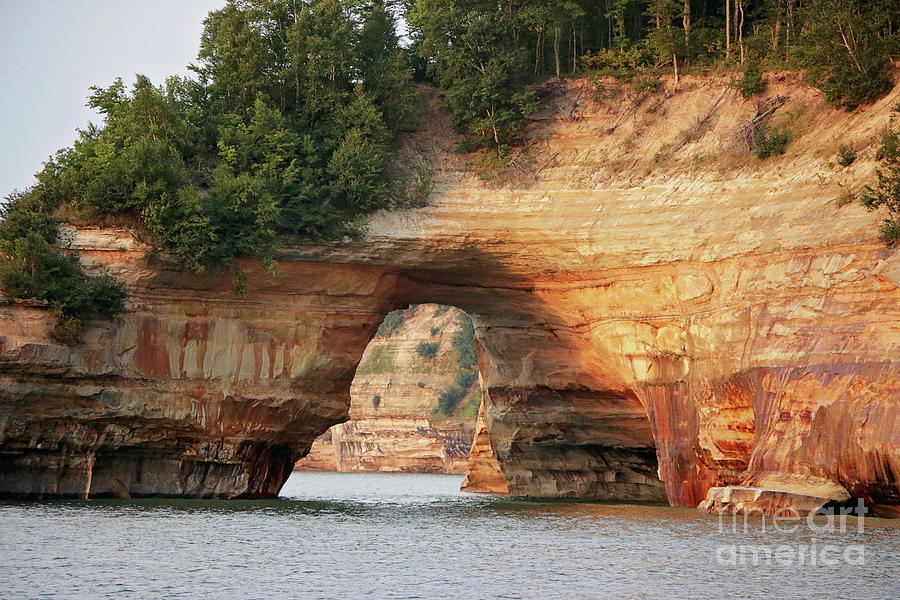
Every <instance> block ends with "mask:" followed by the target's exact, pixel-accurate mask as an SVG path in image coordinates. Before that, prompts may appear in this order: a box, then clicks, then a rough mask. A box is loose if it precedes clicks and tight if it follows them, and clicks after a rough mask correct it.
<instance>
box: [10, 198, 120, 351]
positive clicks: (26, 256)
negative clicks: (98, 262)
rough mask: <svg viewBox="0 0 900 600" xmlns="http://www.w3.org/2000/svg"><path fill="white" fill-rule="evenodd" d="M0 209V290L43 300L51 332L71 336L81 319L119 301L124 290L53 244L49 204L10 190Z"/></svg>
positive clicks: (108, 310)
mask: <svg viewBox="0 0 900 600" xmlns="http://www.w3.org/2000/svg"><path fill="white" fill-rule="evenodd" d="M6 200H7V205H6V206H5V207H4V208H3V209H2V210H0V219H2V220H0V288H2V290H3V293H4V294H6V295H7V296H10V297H13V298H34V299H37V300H41V301H45V302H47V305H48V307H49V309H50V312H52V313H53V315H54V316H55V317H56V328H55V334H56V336H57V337H59V338H60V339H63V340H73V339H74V338H76V337H77V336H78V334H79V333H80V332H81V330H82V329H83V328H84V325H85V324H86V322H87V321H89V320H91V319H94V318H97V317H111V316H113V315H115V314H116V313H118V312H120V311H121V310H122V308H123V306H124V302H125V289H124V286H123V284H122V283H121V282H120V281H117V280H116V279H114V278H113V277H110V276H109V275H105V274H101V275H96V276H91V275H88V274H87V273H85V272H84V270H83V269H82V267H81V264H80V263H79V262H78V259H77V258H76V257H75V256H74V255H71V254H63V253H62V252H60V251H59V250H57V249H56V248H55V247H54V246H53V242H54V241H55V239H56V223H55V222H54V221H53V219H52V218H51V217H50V210H51V205H48V204H47V203H46V202H44V201H43V200H42V199H40V198H39V197H37V196H35V195H34V194H31V193H13V194H11V195H10V196H8V197H7V199H6Z"/></svg>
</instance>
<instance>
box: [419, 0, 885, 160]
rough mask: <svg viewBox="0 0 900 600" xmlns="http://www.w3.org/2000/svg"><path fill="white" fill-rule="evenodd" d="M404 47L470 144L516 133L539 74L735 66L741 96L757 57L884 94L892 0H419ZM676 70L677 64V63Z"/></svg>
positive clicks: (854, 99)
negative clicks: (413, 51) (419, 61)
mask: <svg viewBox="0 0 900 600" xmlns="http://www.w3.org/2000/svg"><path fill="white" fill-rule="evenodd" d="M405 4H406V5H407V6H410V5H411V6H412V7H411V8H410V9H409V10H408V12H407V15H406V16H407V20H408V22H409V24H410V35H411V37H412V39H413V44H412V47H414V48H415V49H416V50H417V51H418V56H419V57H420V58H421V59H422V61H424V63H425V67H426V69H427V73H428V75H430V76H431V77H432V78H433V80H434V81H435V82H436V83H437V84H438V85H439V86H440V87H441V89H442V90H443V91H444V94H445V98H446V100H447V105H448V107H449V108H450V110H451V112H452V113H453V115H454V118H455V119H456V123H457V125H458V126H459V127H460V128H461V129H463V130H464V131H466V132H468V133H469V140H468V141H469V147H479V146H490V147H501V146H509V145H511V144H515V142H516V137H517V135H518V131H519V130H520V128H521V127H522V126H523V124H524V120H523V118H524V117H525V116H527V114H528V112H529V111H530V110H531V109H532V107H533V98H534V96H533V94H532V89H533V84H534V83H535V82H536V81H538V80H540V79H541V77H542V75H545V74H553V75H555V76H557V77H559V76H561V75H562V74H563V73H566V72H568V73H575V72H576V71H577V69H579V68H581V69H583V70H586V71H588V72H589V73H592V74H597V73H600V74H604V75H613V76H616V77H619V78H622V79H623V80H626V81H631V80H632V79H633V78H634V77H635V76H637V75H642V74H643V75H653V76H656V75H658V74H659V73H661V72H663V71H668V72H670V73H671V72H672V71H674V70H675V69H676V68H678V69H682V70H684V69H693V70H696V69H698V68H700V69H706V68H709V67H712V68H717V69H722V68H724V69H734V68H735V67H738V68H740V69H741V71H742V73H741V77H740V79H739V80H738V81H737V82H736V85H737V87H738V89H739V90H740V91H741V93H742V94H743V95H744V97H750V96H752V95H754V94H756V93H759V92H760V91H761V83H762V77H761V73H762V68H763V66H767V67H775V68H782V67H785V66H788V67H801V68H805V69H806V74H807V77H808V80H809V81H810V82H811V83H812V84H813V85H816V86H818V87H819V88H820V89H822V90H823V91H824V92H825V95H826V98H827V99H828V101H829V102H832V103H834V104H835V105H838V106H843V107H846V108H854V107H855V106H858V105H859V104H862V103H866V102H870V101H871V100H873V99H875V98H877V97H879V96H880V95H882V94H884V93H885V92H886V91H887V90H888V89H889V88H890V85H891V72H890V58H891V56H892V53H893V54H894V55H896V53H897V52H898V51H900V34H898V28H897V8H896V0H866V1H864V0H804V2H798V1H797V0H734V1H733V2H731V1H729V2H725V3H721V2H720V3H718V4H716V3H712V4H711V3H709V2H681V1H680V0H678V1H676V0H603V1H602V2H600V1H598V0H563V1H558V2H551V3H547V2H539V1H538V0H516V1H515V2H496V1H491V0H450V1H444V0H440V1H439V0H417V1H416V2H412V1H408V2H406V3H405ZM682 72H683V71H682Z"/></svg>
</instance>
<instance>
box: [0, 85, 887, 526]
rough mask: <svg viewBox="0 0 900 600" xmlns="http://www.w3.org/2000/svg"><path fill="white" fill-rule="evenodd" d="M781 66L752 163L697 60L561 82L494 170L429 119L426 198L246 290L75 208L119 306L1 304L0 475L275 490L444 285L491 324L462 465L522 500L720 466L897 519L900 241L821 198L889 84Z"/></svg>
mask: <svg viewBox="0 0 900 600" xmlns="http://www.w3.org/2000/svg"><path fill="white" fill-rule="evenodd" d="M668 85H669V87H671V82H668ZM560 87H563V85H562V84H560ZM769 88H770V93H771V94H785V95H787V96H788V100H787V102H786V104H785V105H784V107H782V108H780V109H779V114H784V115H791V119H792V120H791V121H790V123H792V127H794V129H793V130H792V140H791V143H790V145H789V147H788V151H787V154H786V155H785V156H783V157H779V158H776V159H770V160H768V161H765V162H762V161H758V160H756V159H755V158H751V156H750V155H749V154H747V153H746V149H742V148H740V147H739V146H738V145H737V142H735V140H737V139H739V135H738V132H739V130H740V128H741V126H742V125H743V123H745V122H746V120H747V118H749V116H751V115H752V114H753V112H754V111H753V107H752V106H751V105H750V103H748V102H745V101H744V100H742V99H741V98H740V96H739V94H737V93H736V92H735V91H729V88H728V82H727V80H725V79H703V80H700V79H691V78H683V79H682V83H681V86H680V88H679V91H678V92H677V93H674V94H673V93H666V94H665V95H662V94H661V95H660V96H659V97H658V98H656V99H651V100H650V101H649V102H654V103H655V104H654V106H655V110H653V111H647V110H646V109H645V107H641V106H638V107H637V108H631V109H628V108H626V107H628V106H629V102H628V101H627V100H628V99H627V98H622V99H620V100H619V101H607V103H606V104H604V105H598V104H595V103H594V101H593V100H592V99H591V96H590V94H589V91H590V90H589V89H588V86H587V85H586V84H584V83H581V82H574V83H570V84H565V89H562V90H560V89H557V90H555V91H554V90H550V91H545V93H546V94H547V95H548V96H549V97H548V98H547V99H546V100H545V102H544V104H543V106H544V108H543V109H542V111H541V112H540V113H539V114H537V115H536V116H535V117H534V120H533V122H532V124H531V125H530V127H529V131H528V135H529V141H530V143H531V146H530V148H531V156H532V157H533V158H532V159H531V162H530V163H529V166H528V167H527V168H525V169H521V172H519V173H517V179H516V180H512V181H508V182H506V183H505V184H504V185H496V187H491V186H490V185H488V184H486V183H484V182H481V181H480V180H479V179H478V178H477V177H476V176H475V175H474V174H472V172H471V169H469V168H468V167H467V165H466V164H465V157H459V156H456V155H455V154H454V153H453V152H452V148H453V145H454V140H453V136H452V133H451V132H450V131H449V129H447V127H446V125H443V124H442V123H443V121H442V119H441V118H438V117H435V118H433V119H431V120H430V121H431V123H430V125H429V127H428V128H426V131H423V132H421V133H419V134H416V135H414V136H411V137H410V138H409V139H407V140H405V141H404V144H403V147H402V150H401V151H400V159H402V160H404V161H406V162H407V163H409V164H414V163H415V162H416V161H418V162H419V163H420V164H424V165H427V166H428V167H429V168H430V169H431V170H432V171H433V172H434V183H435V189H434V192H433V194H432V201H431V204H430V206H428V207H426V208H422V209H411V210H404V211H394V212H386V213H382V214H379V215H376V216H375V217H373V219H372V220H371V223H370V225H369V230H368V233H367V234H366V236H365V238H364V239H362V240H359V241H346V242H342V243H335V244H332V245H327V246H291V247H286V248H285V249H284V250H283V251H282V253H281V255H280V256H279V273H278V275H277V276H270V275H267V274H265V273H263V272H261V270H259V268H258V267H257V266H256V265H255V264H254V263H253V262H251V261H247V262H246V263H245V264H243V265H242V266H243V267H244V269H245V270H246V271H247V272H248V275H249V281H250V286H249V294H248V295H247V296H246V297H238V296H236V295H235V294H234V293H233V285H232V282H231V280H230V277H228V276H223V275H222V274H203V275H196V274H191V273H187V272H184V271H182V270H180V269H178V268H176V267H175V266H173V265H170V264H168V263H167V262H166V260H165V257H163V258H162V259H157V260H156V261H148V260H147V257H146V256H145V248H143V247H142V246H141V245H140V244H138V243H137V242H135V241H134V240H133V239H132V238H131V237H130V236H129V235H128V233H127V232H126V231H124V230H115V229H81V230H74V229H72V230H69V234H68V236H66V239H64V240H62V243H65V244H68V245H69V246H70V247H72V248H76V249H77V250H78V251H79V252H80V254H81V256H82V260H83V261H84V262H85V263H88V264H103V265H106V266H107V267H108V268H109V269H110V271H112V272H113V273H114V274H116V275H117V276H119V277H121V278H122V279H124V280H125V281H127V283H128V285H129V290H130V294H131V295H130V301H129V307H128V310H127V312H125V313H124V314H122V315H121V316H119V317H118V318H116V319H115V320H113V321H112V322H108V323H106V322H98V323H96V324H94V325H92V327H90V328H89V330H88V331H87V332H86V333H85V335H84V336H83V340H82V342H81V343H79V344H77V345H74V346H65V345H62V344H59V343H57V342H54V341H53V339H52V338H51V336H50V331H51V329H52V318H51V317H50V316H49V315H48V314H47V313H46V311H44V310H41V309H39V308H30V307H27V306H24V305H17V304H9V305H6V306H2V307H0V336H2V337H0V365H2V367H0V368H2V373H0V493H2V494H3V495H6V496H20V497H41V496H70V497H87V496H110V495H112V496H124V495H131V496H141V495H178V496H196V497H266V496H273V495H275V494H277V493H278V491H279V489H280V487H281V485H282V484H283V482H284V481H285V479H286V478H287V476H288V475H289V472H290V469H291V466H292V465H293V463H294V461H296V460H297V459H298V458H299V457H301V456H302V455H304V454H305V453H306V452H307V451H308V449H309V446H310V444H311V443H312V441H313V439H314V438H315V437H316V436H317V435H319V434H320V433H322V432H323V431H325V430H326V429H327V428H328V427H330V426H331V425H333V424H335V423H338V422H341V421H343V420H346V418H347V411H348V406H349V386H350V383H351V380H352V379H353V376H354V372H355V368H356V365H357V363H358V361H359V359H360V357H361V355H362V353H363V350H364V349H365V347H366V344H367V343H368V341H369V340H370V339H371V337H372V336H373V335H374V333H375V330H376V328H377V326H378V324H379V323H380V322H381V320H382V318H383V316H384V315H385V314H386V313H387V312H389V311H391V310H393V309H395V308H398V307H403V306H406V305H408V304H410V303H424V302H435V303H441V304H451V305H455V306H458V307H460V308H462V309H464V310H466V311H467V312H468V313H469V314H470V315H471V316H472V318H473V320H474V322H475V324H476V337H477V341H478V351H479V368H480V372H481V376H482V378H483V383H484V391H485V394H484V399H485V400H484V407H483V408H484V423H485V425H486V431H483V432H482V433H481V438H480V439H482V442H483V441H484V440H485V439H489V441H490V443H489V445H487V446H488V447H486V446H485V444H484V443H482V444H476V448H480V450H479V452H477V453H476V454H477V459H476V460H475V461H473V466H472V473H470V477H469V480H470V482H472V483H473V484H474V485H475V486H476V487H477V484H478V479H479V477H480V475H479V473H480V472H481V471H482V470H483V472H484V473H485V474H486V473H488V467H487V466H486V465H482V464H480V461H481V460H482V459H483V458H484V457H485V456H486V455H489V454H490V453H491V452H492V453H493V454H494V455H495V457H496V461H497V463H498V464H499V467H500V469H501V471H502V475H503V478H504V479H505V480H506V484H507V486H508V489H509V492H510V493H512V494H521V495H531V496H551V497H552V496H578V497H589V498H603V499H620V500H651V501H665V500H667V501H668V502H669V503H671V504H673V505H678V506H696V505H697V504H698V503H699V502H700V501H701V500H703V499H704V498H705V497H706V495H707V491H708V489H709V488H710V487H714V486H723V485H747V486H758V487H765V488H771V489H776V490H782V491H799V492H803V493H810V494H812V495H820V496H824V497H835V496H834V494H835V490H839V491H842V490H840V488H841V487H843V488H844V489H846V490H847V492H849V494H851V495H853V496H857V497H861V498H864V499H866V500H867V501H868V502H870V503H873V504H875V505H879V506H880V507H881V508H882V509H883V510H885V511H886V512H889V513H890V512H895V511H897V507H898V505H900V484H898V474H900V383H898V380H900V377H898V376H900V289H898V288H900V256H898V253H897V252H896V250H894V249H891V248H887V247H885V246H884V244H882V243H879V242H878V241H877V239H876V235H877V221H878V218H879V217H878V215H873V214H869V213H867V212H866V211H865V210H864V209H862V208H861V207H859V206H857V205H849V206H844V207H842V208H838V207H837V204H836V203H835V200H836V198H838V197H839V196H841V195H842V194H844V193H845V190H846V189H847V188H850V187H853V186H858V185H859V184H860V182H863V181H865V180H866V179H867V178H868V177H870V176H871V173H872V170H873V168H874V166H875V162H874V150H875V147H876V146H877V142H878V135H877V132H878V131H879V130H880V128H882V127H884V126H885V125H887V123H888V117H889V106H890V105H891V104H894V103H896V102H897V100H898V98H900V90H895V91H894V92H893V93H892V94H890V95H889V96H888V97H887V98H885V99H884V100H882V101H881V102H879V103H878V104H877V105H875V106H873V107H870V108H868V109H866V110H864V111H860V112H857V113H850V114H848V113H841V112H835V111H832V110H831V109H829V108H827V107H825V106H824V104H823V102H822V100H821V99H820V97H819V94H818V93H817V92H815V91H813V90H811V89H809V88H806V87H804V86H802V85H800V84H798V83H796V82H795V81H792V80H790V79H788V80H785V81H780V80H779V81H771V82H770V83H769ZM551 92H552V93H551ZM623 93H624V92H623ZM576 101H577V102H578V104H577V105H576V104H575V102H576ZM623 110H631V111H632V112H631V114H626V118H623V119H621V120H619V125H618V127H617V129H616V130H615V132H614V133H608V128H609V127H610V126H611V125H612V124H613V123H614V122H616V121H617V119H619V117H620V115H621V112H622V111H623ZM562 115H565V116H562ZM573 115H574V116H573ZM704 116H705V117H706V118H704ZM837 140H842V141H844V142H845V143H847V142H849V143H852V144H853V145H854V146H856V147H857V148H860V149H861V150H862V151H861V153H860V154H861V158H860V159H859V160H858V161H857V162H856V163H854V164H853V166H852V167H850V168H849V169H843V170H841V169H838V168H837V167H832V166H829V164H828V161H829V160H831V159H832V158H833V154H834V150H835V149H836V146H837ZM832 146H834V148H832ZM485 436H487V437H486V438H485ZM486 450H487V451H486ZM485 476H487V475H485Z"/></svg>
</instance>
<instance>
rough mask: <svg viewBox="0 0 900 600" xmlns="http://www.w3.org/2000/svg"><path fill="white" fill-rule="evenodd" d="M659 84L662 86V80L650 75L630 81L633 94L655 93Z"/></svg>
mask: <svg viewBox="0 0 900 600" xmlns="http://www.w3.org/2000/svg"><path fill="white" fill-rule="evenodd" d="M660 86H662V81H660V80H659V79H654V78H652V77H641V78H640V79H637V80H635V81H634V82H633V83H632V87H633V88H634V93H635V94H643V93H644V92H647V93H648V94H655V93H656V92H658V91H659V88H660Z"/></svg>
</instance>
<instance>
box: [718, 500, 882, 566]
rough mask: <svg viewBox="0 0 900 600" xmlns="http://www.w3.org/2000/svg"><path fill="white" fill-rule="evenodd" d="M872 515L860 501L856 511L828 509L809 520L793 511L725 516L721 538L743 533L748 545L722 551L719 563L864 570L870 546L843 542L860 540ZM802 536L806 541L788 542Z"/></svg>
mask: <svg viewBox="0 0 900 600" xmlns="http://www.w3.org/2000/svg"><path fill="white" fill-rule="evenodd" d="M868 512H869V509H868V508H867V507H866V506H865V504H864V503H863V501H862V500H858V501H857V505H856V506H842V507H836V508H830V507H829V508H823V509H821V510H819V511H818V512H812V513H809V514H808V515H805V516H804V515H801V514H799V513H798V512H797V511H796V510H795V509H793V508H780V509H778V510H777V511H775V513H774V514H773V515H771V516H769V515H766V514H765V513H764V512H763V511H760V510H750V511H748V512H746V513H742V514H737V513H732V514H727V515H726V514H720V515H719V533H721V534H741V539H742V540H744V541H745V543H738V544H722V545H720V546H718V547H717V548H716V562H717V563H718V564H720V565H723V566H782V567H791V566H797V567H804V566H813V567H814V566H833V565H841V564H843V565H852V566H861V565H864V564H865V550H866V547H865V544H861V543H846V541H849V540H846V539H845V540H844V543H842V540H841V537H842V536H847V537H855V538H857V539H859V538H860V537H861V536H862V534H863V533H864V532H865V515H866V514H868ZM854 534H856V535H854ZM796 537H800V538H802V539H803V541H802V542H793V541H792V543H784V541H782V540H789V539H790V538H796ZM778 538H781V539H780V540H779V539H778Z"/></svg>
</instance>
